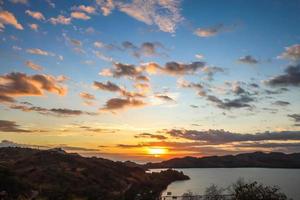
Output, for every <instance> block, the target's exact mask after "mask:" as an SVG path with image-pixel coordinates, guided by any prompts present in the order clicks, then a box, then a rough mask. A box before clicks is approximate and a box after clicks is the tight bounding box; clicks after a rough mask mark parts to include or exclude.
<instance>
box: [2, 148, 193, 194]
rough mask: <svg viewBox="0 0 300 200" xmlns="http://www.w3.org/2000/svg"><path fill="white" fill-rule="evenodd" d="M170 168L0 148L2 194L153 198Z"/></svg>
mask: <svg viewBox="0 0 300 200" xmlns="http://www.w3.org/2000/svg"><path fill="white" fill-rule="evenodd" d="M185 179H188V177H187V176H185V175H183V174H182V173H180V172H177V171H174V170H168V171H165V172H161V173H146V172H145V170H144V169H142V168H140V167H136V166H128V165H126V164H124V163H122V162H114V161H111V160H107V159H102V158H95V157H93V158H86V157H81V156H80V155H78V154H69V153H66V152H65V151H63V150H61V149H52V150H36V149H28V148H12V147H8V148H0V199H7V200H10V199H43V200H44V199H45V200H75V199H76V200H94V199H95V200H102V199H103V200H117V199H118V200H135V199H136V200H138V199H139V200H143V199H147V200H151V199H156V197H157V196H158V195H159V194H160V192H161V191H162V190H163V189H165V188H166V187H167V185H168V184H170V183H171V182H173V181H176V180H185Z"/></svg>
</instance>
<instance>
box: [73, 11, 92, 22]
mask: <svg viewBox="0 0 300 200" xmlns="http://www.w3.org/2000/svg"><path fill="white" fill-rule="evenodd" d="M71 17H72V18H75V19H82V20H88V19H90V17H89V16H87V15H86V14H85V13H83V12H78V11H76V12H72V13H71Z"/></svg>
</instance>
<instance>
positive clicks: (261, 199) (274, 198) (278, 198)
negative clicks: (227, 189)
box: [232, 179, 287, 200]
mask: <svg viewBox="0 0 300 200" xmlns="http://www.w3.org/2000/svg"><path fill="white" fill-rule="evenodd" d="M232 190H233V200H287V196H286V195H285V194H284V193H282V192H281V191H280V188H279V187H278V186H265V185H263V184H259V183H257V182H256V181H254V182H249V183H245V182H244V181H243V180H241V179H240V180H238V181H237V182H236V183H235V184H233V185H232Z"/></svg>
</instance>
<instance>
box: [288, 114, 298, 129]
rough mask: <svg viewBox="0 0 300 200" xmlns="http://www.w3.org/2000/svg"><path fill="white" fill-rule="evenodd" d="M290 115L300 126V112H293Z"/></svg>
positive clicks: (296, 124)
mask: <svg viewBox="0 0 300 200" xmlns="http://www.w3.org/2000/svg"><path fill="white" fill-rule="evenodd" d="M288 117H290V118H292V119H293V120H294V121H295V126H300V114H291V115H288Z"/></svg>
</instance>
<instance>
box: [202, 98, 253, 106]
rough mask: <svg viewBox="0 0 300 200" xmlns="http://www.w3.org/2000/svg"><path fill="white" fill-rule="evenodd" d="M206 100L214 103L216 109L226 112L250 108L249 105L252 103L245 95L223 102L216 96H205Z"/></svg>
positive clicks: (251, 99)
mask: <svg viewBox="0 0 300 200" xmlns="http://www.w3.org/2000/svg"><path fill="white" fill-rule="evenodd" d="M206 99H207V100H208V101H210V102H213V103H215V104H216V105H217V107H219V108H221V109H226V110H230V109H233V108H252V106H251V105H250V104H249V103H250V102H253V101H254V99H253V98H252V97H250V96H247V95H242V96H240V97H238V98H235V99H225V100H224V101H223V100H221V99H219V98H218V97H216V96H213V95H207V97H206Z"/></svg>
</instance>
